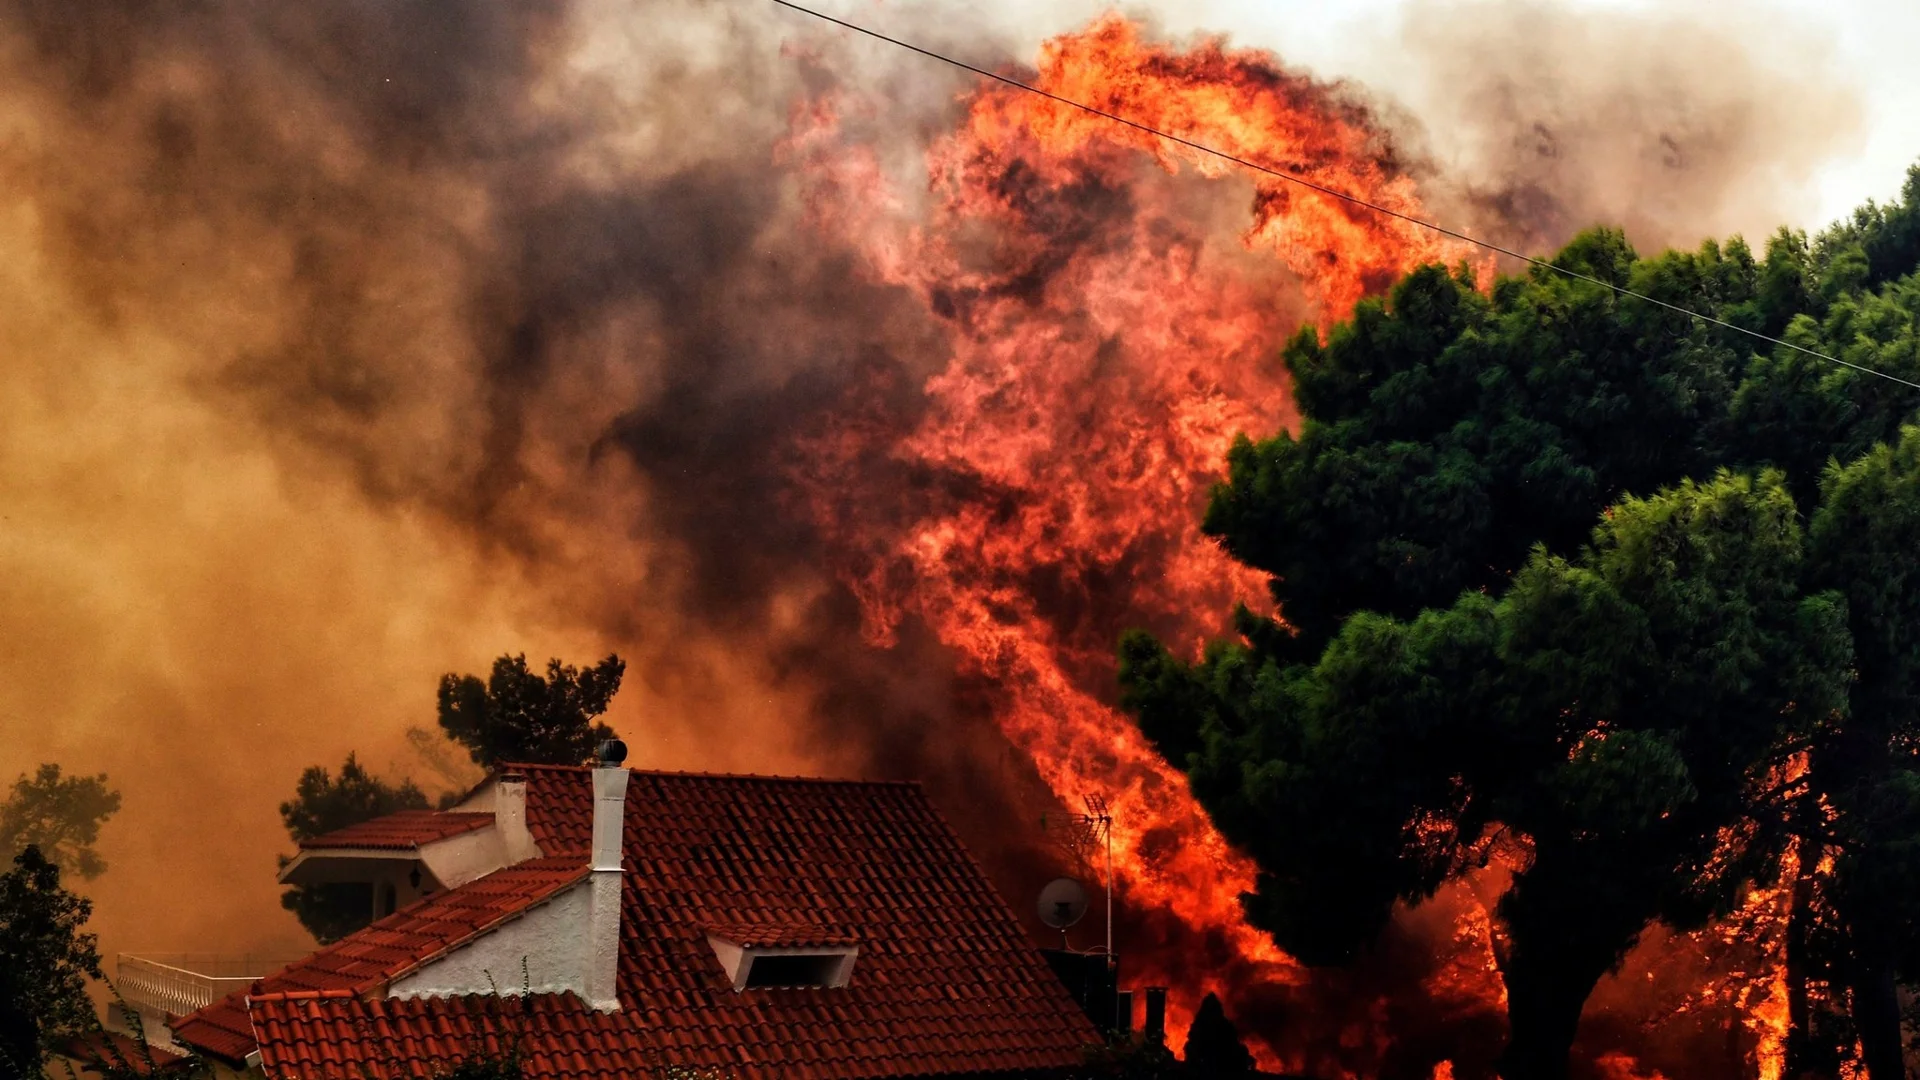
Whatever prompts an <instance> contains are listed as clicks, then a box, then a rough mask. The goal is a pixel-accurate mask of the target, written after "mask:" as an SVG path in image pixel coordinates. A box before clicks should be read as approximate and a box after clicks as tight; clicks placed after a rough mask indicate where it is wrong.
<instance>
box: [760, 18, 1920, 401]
mask: <svg viewBox="0 0 1920 1080" xmlns="http://www.w3.org/2000/svg"><path fill="white" fill-rule="evenodd" d="M773 2H774V3H776V4H778V5H780V6H781V7H784V8H789V9H791V10H793V11H797V12H800V13H801V14H803V15H810V16H812V17H813V18H816V19H819V20H820V21H822V22H827V23H832V24H833V25H835V26H839V27H842V28H844V29H847V30H852V31H854V32H855V33H858V34H864V35H866V36H867V37H870V38H873V39H875V40H876V41H883V42H886V43H887V44H889V45H893V46H896V47H898V48H901V49H905V50H907V51H908V52H913V53H918V54H920V55H921V56H924V57H927V58H928V59H931V60H938V61H940V62H941V63H943V64H948V65H951V66H953V67H956V68H959V69H961V70H962V71H970V72H972V73H973V74H975V75H979V76H981V77H982V78H987V79H992V80H993V81H995V82H998V83H1003V84H1005V85H1007V86H1011V87H1014V88H1015V89H1018V90H1024V91H1026V92H1027V93H1029V94H1037V95H1039V96H1040V97H1043V98H1046V99H1047V100H1049V101H1053V102H1057V103H1059V104H1061V105H1066V106H1069V107H1071V108H1075V109H1079V110H1081V111H1082V112H1086V113H1090V114H1092V115H1094V116H1098V117H1101V118H1102V119H1106V120H1110V121H1112V122H1114V123H1116V124H1121V125H1124V126H1126V127H1130V128H1133V129H1134V130H1136V131H1140V132H1143V133H1145V134H1147V135H1151V136H1153V137H1155V138H1158V139H1164V140H1166V141H1167V142H1170V143H1174V144H1177V145H1179V146H1184V147H1186V148H1188V149H1190V150H1196V151H1198V152H1200V153H1203V154H1209V155H1211V156H1213V157H1216V158H1219V159H1221V160H1222V161H1229V162H1232V163H1233V164H1235V165H1239V166H1241V167H1242V168H1246V169H1251V170H1253V171H1254V172H1258V173H1264V174H1265V175H1267V176H1271V177H1274V178H1276V179H1279V180H1284V181H1286V182H1287V183H1290V184H1297V185H1299V186H1300V187H1304V188H1307V189H1309V190H1312V191H1316V192H1319V193H1320V194H1322V195H1326V196H1329V197H1331V198H1335V199H1339V200H1341V201H1343V202H1347V203H1350V204H1352V205H1354V206H1358V207H1362V208H1364V209H1366V210H1371V211H1373V212H1374V213H1376V214H1382V215H1385V216H1386V217H1390V218H1395V219H1397V220H1400V221H1404V222H1406V223H1407V224H1409V225H1415V226H1418V227H1419V228H1422V229H1427V230H1430V231H1432V232H1435V233H1439V234H1440V235H1442V236H1446V237H1450V238H1452V239H1455V240H1459V241H1462V242H1463V243H1467V244H1472V245H1473V246H1475V247H1478V248H1481V249H1483V250H1486V251H1491V252H1494V253H1496V254H1500V255H1505V256H1507V257H1508V258H1511V259H1518V260H1520V261H1521V262H1524V263H1526V264H1528V265H1530V266H1535V267H1539V268H1541V269H1544V270H1550V271H1552V272H1554V273H1556V274H1561V275H1563V276H1565V277H1568V278H1572V279H1573V280H1576V281H1584V282H1587V283H1588V284H1592V285H1598V286H1600V287H1601V288H1603V289H1609V290H1611V291H1612V292H1613V293H1614V294H1615V295H1618V296H1625V297H1630V298H1632V299H1635V300H1639V301H1641V302H1643V303H1647V304H1652V305H1654V306H1655V307H1659V308H1664V309H1666V310H1667V311H1671V312H1674V313H1676V314H1680V315H1685V316H1687V317H1689V318H1693V319H1698V320H1699V321H1701V322H1704V323H1709V324H1712V325H1714V326H1718V327H1722V328H1724V329H1727V330H1732V331H1734V332H1735V333H1739V334H1745V335H1746V336H1748V337H1750V338H1754V339H1756V340H1758V341H1764V342H1767V343H1768V344H1771V345H1778V346H1782V347H1784V348H1787V349H1791V350H1793V351H1795V352H1798V353H1803V354H1805V355H1807V356H1811V357H1814V358H1816V359H1819V360H1824V361H1826V362H1827V363H1829V364H1837V365H1839V366H1840V367H1844V368H1851V369H1852V370H1854V371H1858V372H1860V373H1861V374H1863V375H1872V376H1875V377H1877V378H1881V379H1885V380H1887V381H1888V382H1894V383H1899V384H1900V385H1902V386H1909V387H1912V388H1913V389H1915V390H1920V382H1913V381H1911V380H1908V379H1903V378H1901V377H1900V376H1898V375H1894V374H1891V373H1889V372H1885V371H1880V370H1878V369H1876V368H1870V367H1867V366H1865V365H1864V364H1856V363H1854V362H1852V361H1851V360H1843V359H1841V358H1840V357H1837V356H1832V355H1829V354H1827V353H1823V352H1821V351H1820V350H1818V349H1809V348H1807V347H1806V346H1804V345H1797V344H1795V343H1793V342H1791V341H1787V340H1785V339H1783V338H1777V337H1774V336H1772V335H1771V334H1763V333H1761V332H1760V331H1758V330H1751V329H1748V328H1747V327H1744V326H1739V325H1736V324H1734V323H1730V322H1727V321H1726V320H1724V319H1719V318H1715V317H1714V316H1712V315H1707V314H1703V313H1701V312H1698V311H1694V310H1693V309H1691V308H1688V307H1684V306H1682V305H1680V304H1675V303H1670V302H1668V301H1666V300H1661V299H1659V298H1658V297H1653V296H1648V295H1647V294H1646V293H1643V292H1639V291H1637V290H1634V289H1629V288H1626V287H1624V286H1621V285H1616V284H1614V283H1613V282H1611V281H1607V280H1605V279H1604V278H1598V277H1595V276H1593V275H1592V274H1586V273H1582V272H1580V271H1578V270H1575V269H1573V268H1571V267H1567V266H1562V265H1560V264H1559V263H1556V262H1551V261H1549V260H1546V259H1541V258H1537V257H1535V256H1532V255H1527V254H1523V253H1521V252H1518V251H1515V250H1513V249H1511V248H1508V247H1505V246H1502V245H1500V244H1496V243H1493V242H1491V241H1487V240H1480V239H1477V238H1475V237H1472V236H1469V235H1467V234H1466V233H1463V232H1459V231H1457V230H1454V229H1449V228H1447V227H1446V226H1444V225H1440V224H1438V223H1436V222H1432V221H1428V220H1426V219H1424V218H1419V217H1415V216H1414V215H1412V214H1407V213H1403V212H1401V211H1399V210H1395V209H1393V208H1391V207H1387V206H1382V205H1380V204H1379V203H1376V202H1372V201H1370V200H1367V199H1363V198H1361V197H1360V196H1358V195H1354V194H1352V193H1350V192H1345V191H1341V190H1339V189H1338V188H1331V187H1328V186H1326V185H1324V184H1319V183H1316V182H1314V181H1312V180H1309V179H1307V178H1305V177H1302V176H1297V175H1295V174H1293V173H1290V172H1287V171H1285V170H1284V169H1276V168H1273V167H1271V166H1268V165H1262V164H1260V163H1259V162H1257V161H1250V160H1248V159H1246V158H1244V157H1240V156H1239V155H1237V154H1231V153H1228V152H1227V151H1225V150H1219V149H1216V148H1214V147H1211V146H1208V145H1206V144H1205V143H1200V142H1196V141H1194V140H1192V139H1189V138H1186V137H1184V136H1180V135H1175V134H1172V133H1170V132H1166V131H1161V130H1160V129H1159V128H1156V127H1153V126H1151V125H1149V124H1143V123H1141V122H1140V121H1138V120H1132V119H1128V118H1127V117H1125V116H1121V115H1120V114H1118V113H1114V112H1108V111H1107V110H1105V109H1102V108H1099V107H1098V106H1094V105H1089V104H1087V103H1086V102H1083V101H1076V100H1074V99H1073V98H1070V97H1065V96H1063V95H1060V94H1056V93H1054V92H1052V91H1050V90H1043V89H1041V88H1040V87H1038V86H1035V85H1033V84H1032V83H1027V82H1022V81H1021V80H1019V79H1016V78H1013V77H1011V76H1008V75H1003V74H1000V73H999V72H996V71H990V70H988V69H986V68H983V67H977V66H975V65H973V64H969V63H967V62H966V61H964V60H960V59H957V58H955V57H951V56H948V55H946V54H945V53H940V52H935V51H934V50H932V49H928V48H924V47H922V46H919V45H915V44H913V43H912V42H910V41H903V40H901V39H900V38H897V37H892V36H890V35H887V34H883V33H881V32H880V31H878V30H873V29H870V28H868V27H865V26H861V25H859V24H858V23H852V22H848V21H846V20H845V19H837V18H835V17H833V16H832V15H828V14H826V13H825V12H821V11H816V10H814V9H813V8H810V7H807V6H805V5H803V4H797V3H794V2H793V0H773Z"/></svg>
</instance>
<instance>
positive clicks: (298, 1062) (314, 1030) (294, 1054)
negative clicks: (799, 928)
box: [252, 994, 661, 1080]
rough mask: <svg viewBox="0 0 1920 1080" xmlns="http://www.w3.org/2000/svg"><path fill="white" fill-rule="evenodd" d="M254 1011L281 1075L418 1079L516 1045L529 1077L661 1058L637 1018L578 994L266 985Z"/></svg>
mask: <svg viewBox="0 0 1920 1080" xmlns="http://www.w3.org/2000/svg"><path fill="white" fill-rule="evenodd" d="M252 1015H253V1023H254V1028H255V1030H256V1031H258V1032H259V1038H260V1064H261V1067H262V1071H263V1072H265V1073H266V1075H268V1076H272V1077H276V1078H277V1080H397V1078H401V1077H405V1078H408V1080H416V1078H426V1077H432V1076H436V1075H439V1074H442V1073H444V1072H445V1071H446V1069H447V1067H448V1066H449V1065H450V1064H453V1063H456V1062H459V1061H462V1060H465V1059H467V1058H471V1057H475V1056H480V1055H488V1056H494V1057H501V1056H505V1055H507V1054H509V1053H512V1052H514V1051H516V1050H517V1051H518V1053H519V1055H520V1060H521V1062H522V1070H523V1072H522V1075H524V1076H525V1077H526V1078H527V1080H547V1078H564V1080H635V1078H640V1077H649V1076H653V1075H655V1072H654V1070H655V1068H656V1067H657V1065H658V1064H659V1063H660V1062H661V1055H660V1054H659V1052H658V1051H657V1050H656V1049H655V1048H654V1047H653V1046H652V1045H651V1044H650V1042H649V1041H648V1040H647V1039H646V1037H645V1036H644V1034H643V1033H642V1032H641V1031H639V1030H638V1029H637V1028H636V1027H635V1026H634V1025H633V1024H631V1023H628V1022H624V1021H623V1020H622V1018H621V1017H620V1016H619V1015H618V1014H610V1013H600V1012H595V1011H594V1010H593V1009H592V1008H591V1007H589V1006H588V1005H587V1003H586V1002H584V1001H581V1000H580V999H579V998H577V997H575V996H574V995H572V994H536V995H533V996H531V997H527V998H520V997H504V998H502V997H494V996H492V995H473V996H469V997H454V998H412V999H408V1000H402V999H399V998H389V999H385V1000H376V1001H365V1000H362V999H360V998H357V997H355V996H353V995H351V994H320V995H317V994H266V995H262V996H259V997H256V998H254V999H253V1002H252Z"/></svg>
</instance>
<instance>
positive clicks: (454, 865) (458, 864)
mask: <svg viewBox="0 0 1920 1080" xmlns="http://www.w3.org/2000/svg"><path fill="white" fill-rule="evenodd" d="M420 861H421V862H423V863H425V864H426V865H427V869H428V870H430V871H432V872H433V876H434V877H435V878H437V879H439V881H440V884H441V885H442V886H444V887H446V888H449V889H457V888H459V887H460V886H462V885H465V884H466V883H467V882H469V881H472V880H474V879H475V878H480V877H484V876H486V875H488V874H491V873H493V872H494V871H495V870H498V869H500V868H501V867H503V866H505V865H507V851H506V844H505V841H504V840H503V839H502V838H501V836H500V831H499V829H498V827H496V826H493V825H489V826H487V827H486V828H484V829H475V830H474V831H472V832H464V833H460V834H459V835H457V836H449V837H447V838H446V839H445V840H435V841H433V842H432V843H430V844H423V845H421V847H420Z"/></svg>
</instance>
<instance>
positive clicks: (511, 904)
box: [172, 855, 587, 1061]
mask: <svg viewBox="0 0 1920 1080" xmlns="http://www.w3.org/2000/svg"><path fill="white" fill-rule="evenodd" d="M586 875H587V864H586V861H585V859H584V857H582V856H580V855H561V856H554V857H548V858H540V859H530V860H528V861H526V862H523V863H519V864H517V865H514V866H509V867H506V868H505V869H502V870H496V871H494V872H493V873H491V874H488V875H486V876H485V877H482V878H479V879H478V880H475V881H470V882H468V883H467V884H465V885H462V886H460V887H459V888H457V889H449V890H447V891H446V892H443V893H439V894H437V895H434V896H430V897H427V898H426V899H424V900H421V901H420V902H418V903H415V904H410V905H408V906H407V907H404V908H402V909H400V910H399V911H396V912H394V913H393V914H392V915H389V916H387V917H386V918H384V919H381V920H380V921H379V922H376V923H374V924H373V925H371V926H369V927H367V928H365V929H363V930H360V931H357V932H355V933H352V934H349V935H347V936H346V937H344V938H341V939H340V940H339V941H336V942H334V943H333V944H331V945H328V946H327V947H325V948H323V949H321V950H320V951H319V952H316V953H314V954H313V955H312V956H309V957H307V958H306V959H305V960H302V961H300V962H299V963H297V964H294V965H292V966H290V967H288V968H287V969H286V970H284V971H281V972H280V973H279V974H277V975H269V976H267V977H266V978H264V979H261V980H260V981H259V982H256V983H254V984H253V989H252V990H251V991H241V992H238V993H234V994H231V995H229V996H228V997H226V998H224V999H222V1000H220V1001H216V1002H214V1003H213V1004H212V1005H209V1006H207V1007H206V1008H204V1009H201V1010H200V1011H199V1012H196V1013H193V1014H192V1015H191V1016H188V1017H186V1018H184V1019H182V1020H180V1021H179V1022H177V1023H175V1024H173V1025H172V1027H173V1033H174V1039H175V1040H176V1041H179V1042H183V1043H189V1044H192V1045H194V1046H198V1047H201V1048H203V1049H205V1050H207V1051H208V1052H209V1053H214V1054H218V1055H219V1056H221V1057H223V1058H227V1059H228V1060H232V1061H238V1060H240V1059H241V1058H243V1057H245V1056H246V1055H247V1054H248V1053H250V1052H252V1050H253V1033H252V1027H251V1026H250V1025H249V1024H248V1022H247V1010H246V1004H245V998H246V997H247V994H248V993H250V992H251V993H274V992H285V991H289V990H309V991H311V990H341V991H347V992H370V991H377V990H379V989H382V988H384V986H385V984H386V983H387V982H388V981H390V980H392V979H393V978H395V977H397V976H399V975H402V974H404V973H406V972H407V971H408V970H410V969H412V968H413V967H414V966H416V965H417V964H419V963H421V962H422V961H425V960H428V959H430V958H432V957H434V956H437V955H439V954H440V953H443V952H445V951H446V950H448V949H450V948H452V947H454V946H456V945H459V944H461V943H462V942H465V941H467V940H469V939H471V938H474V937H477V936H478V935H480V934H482V933H485V932H486V931H487V930H489V929H491V928H493V927H494V926H497V925H498V924H500V923H501V922H504V921H505V920H507V919H510V918H513V917H514V916H516V915H519V914H521V913H522V912H524V911H526V910H527V909H528V908H530V907H532V906H533V905H535V904H538V903H540V902H541V901H543V900H546V899H549V898H551V897H552V896H554V895H555V894H556V893H558V892H560V891H561V890H562V889H564V888H566V887H567V886H568V885H571V884H573V883H574V882H576V881H579V880H580V879H581V878H583V877H585V876H586Z"/></svg>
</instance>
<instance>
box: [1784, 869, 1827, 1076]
mask: <svg viewBox="0 0 1920 1080" xmlns="http://www.w3.org/2000/svg"><path fill="white" fill-rule="evenodd" d="M1799 846H1800V859H1799V867H1798V869H1797V870H1795V872H1794V877H1793V892H1792V893H1791V894H1790V896H1789V899H1788V901H1787V904H1788V906H1787V957H1786V960H1787V1046H1786V1052H1787V1060H1786V1075H1787V1076H1788V1077H1790V1078H1797V1077H1799V1076H1802V1075H1803V1074H1805V1073H1806V1072H1807V1070H1808V1067H1809V1066H1810V1064H1811V1063H1810V1062H1809V1060H1808V1053H1807V1051H1808V1041H1809V1037H1810V1035H1811V1032H1810V1030H1809V1028H1810V1026H1811V1024H1812V1022H1813V1014H1812V1005H1811V1003H1810V1002H1809V1001H1808V999H1807V926H1808V924H1809V923H1810V922H1812V920H1813V912H1812V911H1811V910H1810V908H1811V906H1812V904H1813V872H1812V869H1811V867H1812V865H1813V863H1814V861H1815V858H1814V857H1815V856H1817V855H1818V854H1819V852H1818V850H1817V849H1814V847H1813V845H1812V844H1809V843H1801V844H1800V845H1799Z"/></svg>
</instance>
